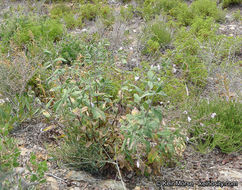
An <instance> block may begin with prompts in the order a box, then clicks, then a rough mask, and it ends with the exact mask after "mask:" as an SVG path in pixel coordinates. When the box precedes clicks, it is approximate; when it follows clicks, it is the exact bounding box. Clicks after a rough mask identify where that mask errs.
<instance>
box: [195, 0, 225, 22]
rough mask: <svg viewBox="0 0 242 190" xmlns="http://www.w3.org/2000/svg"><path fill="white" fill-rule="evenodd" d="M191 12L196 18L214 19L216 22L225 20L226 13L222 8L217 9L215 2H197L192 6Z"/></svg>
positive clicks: (212, 0)
mask: <svg viewBox="0 0 242 190" xmlns="http://www.w3.org/2000/svg"><path fill="white" fill-rule="evenodd" d="M191 11H192V13H193V14H194V15H195V16H198V17H202V18H208V17H212V18H214V20H216V21H222V20H223V19H224V16H225V15H224V13H223V11H222V9H221V8H219V7H217V4H216V1H214V0H197V1H193V3H192V4H191Z"/></svg>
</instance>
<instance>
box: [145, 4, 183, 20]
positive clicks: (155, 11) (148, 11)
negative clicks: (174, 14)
mask: <svg viewBox="0 0 242 190" xmlns="http://www.w3.org/2000/svg"><path fill="white" fill-rule="evenodd" d="M178 2H179V0H169V1H167V0H145V2H144V4H143V17H144V18H145V19H148V20H150V19H152V18H154V17H155V15H160V14H161V12H162V11H164V12H166V13H169V11H170V10H171V9H173V8H174V7H176V6H177V3H178Z"/></svg>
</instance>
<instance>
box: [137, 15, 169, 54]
mask: <svg viewBox="0 0 242 190" xmlns="http://www.w3.org/2000/svg"><path fill="white" fill-rule="evenodd" d="M141 40H142V43H143V44H145V50H144V53H152V54H154V53H155V52H157V51H158V50H159V49H160V48H165V47H166V46H168V45H169V44H170V42H171V40H172V37H171V32H170V31H169V29H168V27H167V26H166V24H165V23H164V22H161V21H156V20H155V21H153V22H152V23H151V24H149V25H148V26H147V27H146V28H145V29H144V36H143V37H142V39H141Z"/></svg>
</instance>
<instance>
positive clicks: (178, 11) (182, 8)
mask: <svg viewBox="0 0 242 190" xmlns="http://www.w3.org/2000/svg"><path fill="white" fill-rule="evenodd" d="M171 15H172V16H174V17H175V18H176V20H177V21H178V22H179V24H181V25H184V26H188V25H190V24H191V22H192V20H193V18H194V13H193V12H192V10H191V9H190V7H189V6H188V5H187V3H181V2H180V3H178V4H177V6H176V7H174V8H173V9H172V10H171Z"/></svg>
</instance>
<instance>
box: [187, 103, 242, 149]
mask: <svg viewBox="0 0 242 190" xmlns="http://www.w3.org/2000/svg"><path fill="white" fill-rule="evenodd" d="M240 107H241V103H237V102H233V101H226V100H221V99H218V100H213V101H210V102H209V103H208V102H207V101H205V100H203V101H201V102H199V103H198V104H197V106H196V107H194V108H193V109H194V110H193V111H195V112H194V115H193V116H192V120H194V121H193V122H192V124H191V130H190V132H191V134H192V141H193V142H194V143H196V144H198V146H197V148H198V149H201V150H203V151H204V150H206V149H207V148H209V149H210V150H212V149H213V148H215V147H218V148H220V149H221V150H222V152H225V153H230V152H236V151H241V127H240V121H241V109H240Z"/></svg>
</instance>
